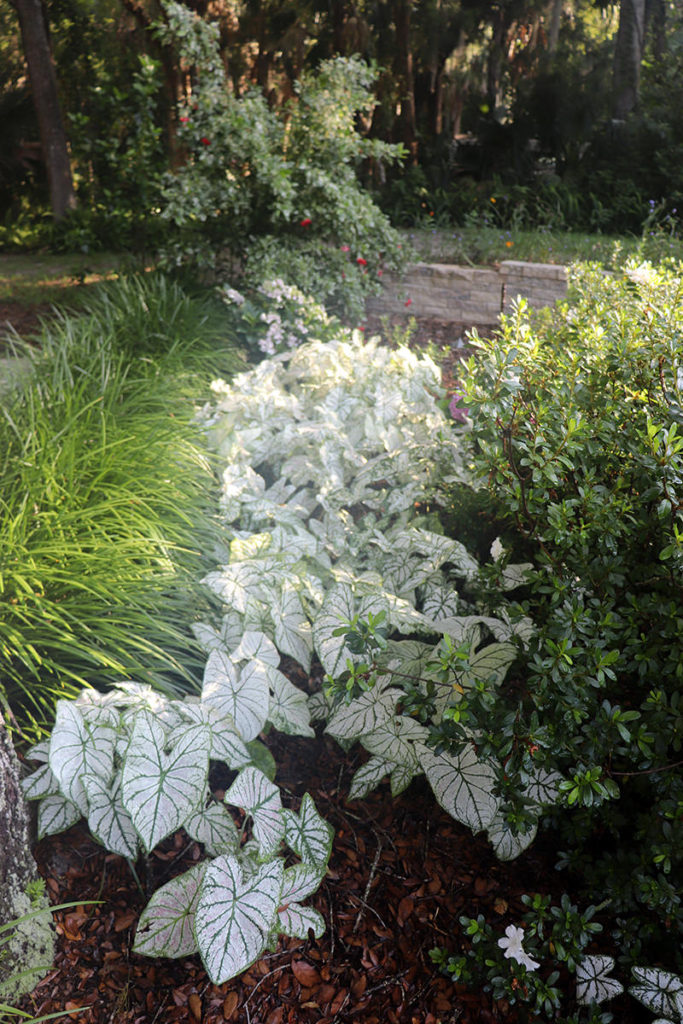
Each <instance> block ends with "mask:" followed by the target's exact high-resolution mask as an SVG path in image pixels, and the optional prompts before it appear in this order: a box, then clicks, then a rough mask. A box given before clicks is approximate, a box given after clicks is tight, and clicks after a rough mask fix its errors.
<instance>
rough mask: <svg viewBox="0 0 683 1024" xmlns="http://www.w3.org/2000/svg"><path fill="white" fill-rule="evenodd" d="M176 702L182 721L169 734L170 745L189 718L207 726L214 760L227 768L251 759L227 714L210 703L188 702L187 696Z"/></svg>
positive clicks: (245, 762) (242, 765)
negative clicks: (222, 762) (221, 762)
mask: <svg viewBox="0 0 683 1024" xmlns="http://www.w3.org/2000/svg"><path fill="white" fill-rule="evenodd" d="M177 703H178V708H179V710H180V711H181V713H182V717H183V719H184V721H183V722H181V723H180V725H179V726H178V727H177V730H175V729H174V730H173V732H172V733H171V735H170V736H169V741H170V743H171V745H172V744H173V743H174V742H175V739H176V738H180V736H182V733H183V732H184V730H185V728H186V722H187V721H188V720H189V721H191V722H194V723H196V724H197V725H202V726H205V727H208V729H209V731H210V734H211V746H210V752H209V756H210V757H211V758H212V759H213V760H214V761H224V762H225V764H227V765H228V767H229V768H242V767H244V765H247V764H249V762H250V761H251V756H250V754H249V751H248V750H247V747H246V744H245V743H244V740H243V739H242V737H241V736H240V734H239V732H238V731H237V728H236V726H235V723H234V722H233V720H232V718H231V717H230V716H229V715H225V714H222V713H221V712H220V711H219V710H218V709H217V708H215V707H213V706H212V705H211V704H205V703H203V702H199V701H197V703H190V701H189V699H188V698H186V699H185V700H184V701H182V702H181V701H178V702H177ZM176 734H177V735H176Z"/></svg>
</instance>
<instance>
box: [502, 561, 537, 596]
mask: <svg viewBox="0 0 683 1024" xmlns="http://www.w3.org/2000/svg"><path fill="white" fill-rule="evenodd" d="M532 569H533V565H532V564H531V562H518V563H516V564H514V565H506V566H505V568H504V569H503V571H502V573H501V579H500V586H501V588H502V589H503V590H514V589H515V588H516V587H523V586H525V584H527V583H528V582H529V572H530V571H531V570H532Z"/></svg>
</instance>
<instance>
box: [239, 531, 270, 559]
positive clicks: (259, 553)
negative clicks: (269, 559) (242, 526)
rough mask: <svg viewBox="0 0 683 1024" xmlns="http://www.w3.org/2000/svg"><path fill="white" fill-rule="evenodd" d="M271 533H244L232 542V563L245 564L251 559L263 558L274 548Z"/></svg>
mask: <svg viewBox="0 0 683 1024" xmlns="http://www.w3.org/2000/svg"><path fill="white" fill-rule="evenodd" d="M272 545H273V538H272V536H271V535H270V533H242V534H238V535H236V536H235V537H234V538H233V539H232V540H231V541H230V562H231V563H232V562H243V561H245V560H247V559H250V558H262V557H263V556H264V555H265V553H266V552H267V551H268V550H269V549H270V548H271V547H272Z"/></svg>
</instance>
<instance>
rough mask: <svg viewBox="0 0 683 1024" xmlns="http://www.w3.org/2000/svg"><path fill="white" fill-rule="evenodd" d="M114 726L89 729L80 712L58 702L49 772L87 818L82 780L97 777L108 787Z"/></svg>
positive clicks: (97, 726)
mask: <svg viewBox="0 0 683 1024" xmlns="http://www.w3.org/2000/svg"><path fill="white" fill-rule="evenodd" d="M115 739H116V732H115V730H114V729H113V728H112V727H111V725H90V723H88V722H86V721H85V719H84V717H83V715H82V713H81V711H80V709H79V708H77V707H76V705H75V704H74V703H72V702H71V701H67V700H60V701H58V702H57V714H56V717H55V725H54V729H53V731H52V736H51V737H50V768H51V769H52V772H53V774H54V776H55V778H56V779H57V781H58V783H59V788H60V790H61V791H62V793H63V794H64V796H65V797H66V798H67V800H70V801H71V802H72V803H74V804H76V806H77V807H78V808H79V810H80V812H81V814H82V815H83V816H84V817H85V816H86V815H87V813H88V800H87V797H86V795H85V790H84V789H83V783H82V782H81V776H82V775H85V774H86V773H87V774H88V775H98V776H99V777H100V778H102V779H104V780H105V781H106V782H107V783H108V782H109V781H110V780H111V778H112V775H113V774H114V740H115Z"/></svg>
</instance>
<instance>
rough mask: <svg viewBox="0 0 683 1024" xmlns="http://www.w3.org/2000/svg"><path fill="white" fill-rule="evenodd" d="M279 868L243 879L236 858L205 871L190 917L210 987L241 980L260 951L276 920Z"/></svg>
mask: <svg viewBox="0 0 683 1024" xmlns="http://www.w3.org/2000/svg"><path fill="white" fill-rule="evenodd" d="M283 874H284V867H283V864H282V861H281V860H275V861H271V862H270V863H269V864H264V865H262V866H261V867H259V868H258V869H257V870H256V871H254V873H253V874H250V875H248V877H246V878H244V877H243V874H242V868H241V867H240V864H239V861H238V860H237V858H236V857H234V856H232V855H230V854H226V855H224V856H222V857H218V858H217V859H216V860H215V861H213V862H212V863H211V864H209V865H208V867H207V868H206V872H205V874H204V879H203V881H202V886H201V892H200V896H199V903H198V905H197V911H196V915H195V935H196V938H197V945H198V947H199V952H200V953H201V956H202V960H203V961H204V965H205V966H206V969H207V972H208V974H209V977H210V978H211V981H212V982H213V983H214V985H222V984H223V982H225V981H228V980H229V979H230V978H234V977H235V975H237V974H241V972H242V971H245V970H246V969H247V967H249V966H250V965H251V964H253V962H254V960H256V959H257V958H258V957H259V956H260V955H261V953H262V952H263V950H264V949H265V947H266V942H267V939H268V935H269V934H270V932H271V931H272V929H273V927H274V923H275V921H276V920H277V911H278V907H279V906H280V895H281V893H282V882H283Z"/></svg>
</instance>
